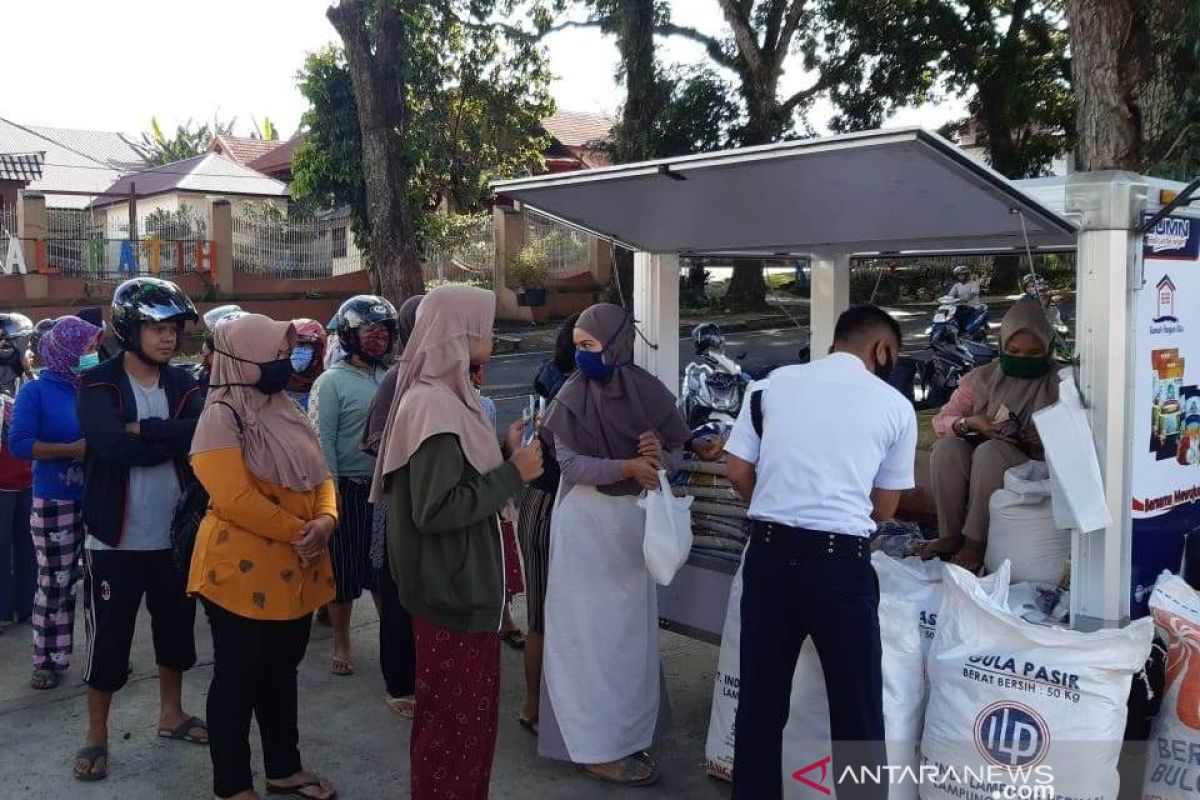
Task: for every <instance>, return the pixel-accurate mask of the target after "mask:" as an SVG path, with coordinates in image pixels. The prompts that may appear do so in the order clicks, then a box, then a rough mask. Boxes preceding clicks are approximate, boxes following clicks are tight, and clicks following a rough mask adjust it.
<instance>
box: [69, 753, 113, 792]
mask: <svg viewBox="0 0 1200 800" xmlns="http://www.w3.org/2000/svg"><path fill="white" fill-rule="evenodd" d="M81 761H86V762H87V767H86V768H85V769H80V768H79V766H80V762H81ZM101 762H104V763H103V766H102V767H101V769H99V770H97V769H96V765H98V764H100V763H101ZM74 773H75V780H77V781H83V782H84V783H95V782H96V781H102V780H104V779H105V778H107V777H108V745H106V744H93V745H89V746H88V747H85V748H83V749H82V750H80V751H79V752H78V753H76V754H75V768H74Z"/></svg>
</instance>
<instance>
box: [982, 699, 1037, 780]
mask: <svg viewBox="0 0 1200 800" xmlns="http://www.w3.org/2000/svg"><path fill="white" fill-rule="evenodd" d="M975 746H976V747H977V748H979V752H980V754H981V755H982V756H983V757H984V758H986V759H987V760H988V761H990V762H992V763H993V764H998V765H999V766H1002V767H1031V766H1033V765H1035V764H1038V763H1040V762H1041V761H1042V759H1044V758H1045V757H1046V753H1047V752H1048V751H1049V750H1050V730H1049V728H1048V727H1047V726H1046V721H1045V720H1044V719H1042V718H1041V717H1040V716H1039V715H1038V713H1037V712H1036V711H1034V710H1033V709H1032V708H1030V707H1028V706H1025V705H1022V704H1020V703H1013V702H1000V703H992V704H991V705H990V706H988V707H987V708H985V709H983V711H980V712H979V716H978V717H976V718H975Z"/></svg>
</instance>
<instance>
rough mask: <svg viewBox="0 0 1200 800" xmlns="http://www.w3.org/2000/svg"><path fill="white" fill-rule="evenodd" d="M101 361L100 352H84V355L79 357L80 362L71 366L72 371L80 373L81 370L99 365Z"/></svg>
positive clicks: (84, 370)
mask: <svg viewBox="0 0 1200 800" xmlns="http://www.w3.org/2000/svg"><path fill="white" fill-rule="evenodd" d="M99 363H100V354H99V353H84V354H83V355H81V356H80V357H79V363H78V364H76V365H75V366H73V367H71V371H72V372H74V373H75V374H76V375H78V374H79V373H81V372H86V371H87V370H89V369H91V368H92V367H95V366H97V365H99Z"/></svg>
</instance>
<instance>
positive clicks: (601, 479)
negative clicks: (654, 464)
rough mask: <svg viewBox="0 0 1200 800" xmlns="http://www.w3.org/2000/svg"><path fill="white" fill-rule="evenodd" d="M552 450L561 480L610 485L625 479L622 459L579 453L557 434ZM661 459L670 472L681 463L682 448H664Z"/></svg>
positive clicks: (668, 472)
mask: <svg viewBox="0 0 1200 800" xmlns="http://www.w3.org/2000/svg"><path fill="white" fill-rule="evenodd" d="M554 452H555V455H556V456H557V458H558V466H559V469H560V470H562V476H563V480H565V481H566V482H567V483H572V484H576V485H584V486H612V485H613V484H616V483H621V482H622V481H623V480H625V477H624V476H623V475H622V474H621V461H622V459H619V458H599V457H597V456H585V455H580V454H579V453H576V452H574V451H573V450H571V448H569V447H567V445H566V443H565V442H563V440H562V439H560V438H559V437H557V436H555V437H554ZM662 460H663V465H662V466H663V469H665V470H666V471H667V474H668V475H669V474H671V473H672V472H674V471H675V470H677V469H679V465H680V464H682V463H683V448H679V449H677V450H664V451H663V459H662Z"/></svg>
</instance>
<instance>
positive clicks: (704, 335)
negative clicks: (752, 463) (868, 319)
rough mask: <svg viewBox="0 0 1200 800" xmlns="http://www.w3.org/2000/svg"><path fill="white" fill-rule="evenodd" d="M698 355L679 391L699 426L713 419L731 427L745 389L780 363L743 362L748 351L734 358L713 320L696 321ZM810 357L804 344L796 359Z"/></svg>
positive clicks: (694, 425) (694, 339) (689, 419)
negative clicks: (709, 321) (707, 321)
mask: <svg viewBox="0 0 1200 800" xmlns="http://www.w3.org/2000/svg"><path fill="white" fill-rule="evenodd" d="M692 342H693V344H694V346H695V354H696V358H695V360H693V361H692V362H690V363H689V364H688V365H687V366H686V367H685V368H684V370H683V380H682V382H681V386H680V392H679V410H680V411H681V412H682V413H683V416H684V419H685V420H687V424H688V427H689V428H691V429H693V430H696V429H699V428H702V427H704V426H706V425H708V424H710V423H716V424H718V425H722V426H728V427H732V426H733V423H734V422H735V421H737V417H738V413H739V412H740V411H741V409H742V400H743V399H744V398H745V395H746V389H747V387H749V385H750V384H751V383H752V382H754V381H756V380H762V379H763V378H765V377H767V375H769V374H770V373H771V372H772V371H773V370H774V369H776V368H777V367H780V366H783V365H782V364H778V363H770V364H761V365H760V364H749V363H744V360H745V358H746V356H745V354H743V355H741V356H739V357H737V358H732V357H730V356H729V355H727V354H726V352H725V337H724V334H722V333H721V329H720V327H719V326H717V325H714V324H713V323H704V324H702V325H697V326H696V327H695V328H694V329H693V330H692ZM808 360H809V349H808V347H803V348H801V349H800V351H799V353H798V354H797V362H798V363H805V362H807V361H808Z"/></svg>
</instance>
